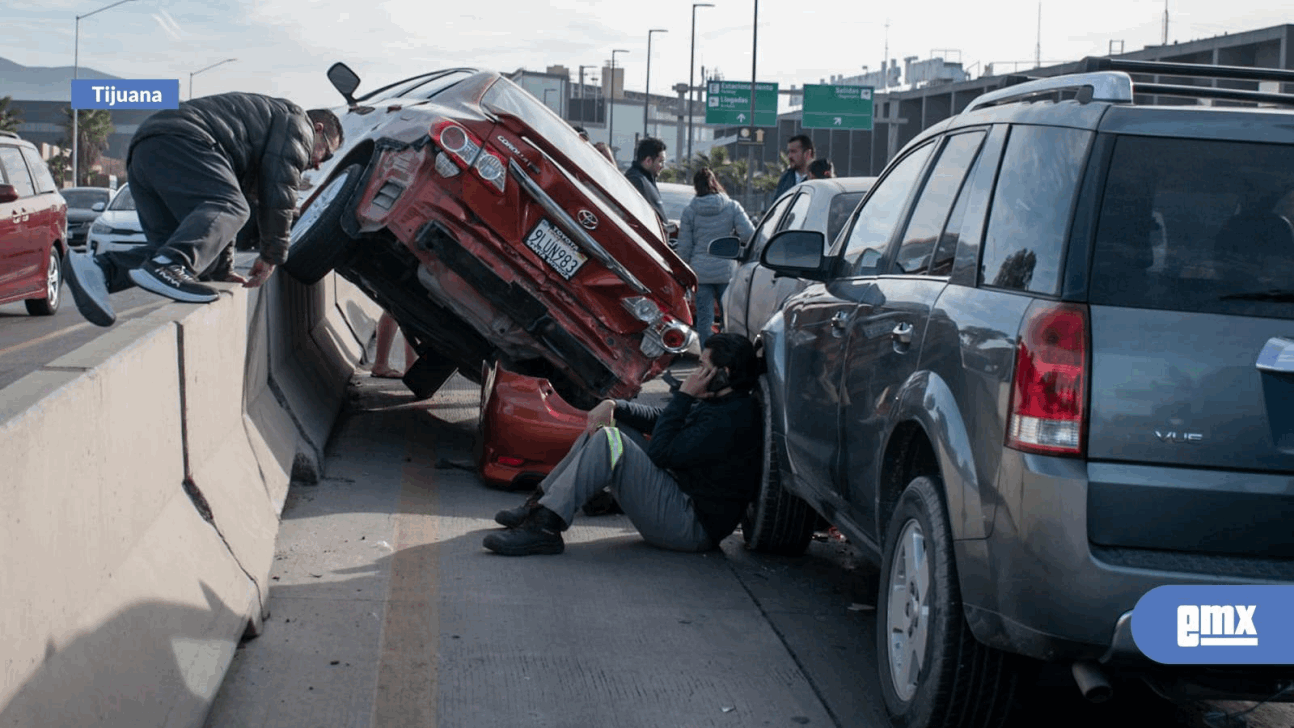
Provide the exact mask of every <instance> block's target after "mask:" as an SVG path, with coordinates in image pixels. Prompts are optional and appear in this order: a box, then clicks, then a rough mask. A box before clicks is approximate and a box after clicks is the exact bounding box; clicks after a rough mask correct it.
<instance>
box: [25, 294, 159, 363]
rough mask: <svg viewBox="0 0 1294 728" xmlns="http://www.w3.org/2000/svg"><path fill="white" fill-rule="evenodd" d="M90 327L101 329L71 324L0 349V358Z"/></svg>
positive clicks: (124, 313)
mask: <svg viewBox="0 0 1294 728" xmlns="http://www.w3.org/2000/svg"><path fill="white" fill-rule="evenodd" d="M168 303H172V301H170V300H165V301H156V302H154V303H147V304H144V305H143V306H136V307H134V308H131V309H127V310H125V311H122V312H121V313H119V314H117V318H118V319H123V318H125V317H127V316H129V315H131V314H132V313H139V312H140V311H146V310H148V309H150V308H161V307H162V306H165V305H166V304H168ZM91 326H94V327H95V328H103V327H101V326H95V325H94V324H92V323H90V322H89V321H83V322H81V323H79V324H73V325H71V326H68V327H67V328H63V329H59V330H58V331H51V332H49V333H48V334H45V335H44V336H38V337H36V338H34V339H31V340H30V341H24V342H22V343H21V344H14V345H13V346H11V347H9V348H8V349H0V356H4V355H6V354H15V353H17V352H19V351H22V350H23V349H26V348H27V347H29V346H35V345H37V344H41V343H44V342H46V341H51V340H53V339H57V338H58V337H60V336H64V335H67V334H70V333H72V332H74V331H82V330H84V329H87V328H89V327H91Z"/></svg>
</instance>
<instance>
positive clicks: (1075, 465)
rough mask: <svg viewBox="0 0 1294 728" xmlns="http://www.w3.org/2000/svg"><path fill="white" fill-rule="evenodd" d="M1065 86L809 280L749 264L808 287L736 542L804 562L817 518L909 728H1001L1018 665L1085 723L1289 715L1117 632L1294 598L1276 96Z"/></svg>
mask: <svg viewBox="0 0 1294 728" xmlns="http://www.w3.org/2000/svg"><path fill="white" fill-rule="evenodd" d="M1087 71H1088V72H1086V73H1083V74H1076V75H1071V76H1065V77H1058V78H1051V79H1043V80H1032V81H1028V82H1026V83H1023V84H1021V85H1016V86H1010V87H1007V88H1004V89H1001V90H998V91H994V92H992V93H988V94H985V95H983V96H980V97H979V98H977V99H975V100H974V101H972V102H971V104H970V105H969V106H968V107H967V108H966V110H965V111H964V112H962V113H961V114H960V115H958V116H956V117H954V118H951V119H948V120H946V121H944V122H942V123H940V124H939V125H937V126H935V127H933V128H931V129H929V130H927V131H926V132H924V133H923V134H921V135H920V136H918V137H917V138H916V139H914V140H913V141H912V142H911V143H909V144H908V145H907V146H906V147H905V148H904V150H903V151H902V152H901V153H900V154H899V155H898V156H897V157H896V158H895V159H894V160H893V161H892V162H891V163H890V164H889V165H888V166H887V168H886V170H885V172H884V174H883V175H882V177H881V179H880V180H879V182H878V183H877V184H876V186H875V187H873V188H872V190H871V192H870V193H869V195H868V197H867V198H866V199H865V200H864V201H863V202H862V204H861V205H860V206H859V208H858V209H857V210H856V211H855V212H854V214H853V218H852V220H851V221H850V222H849V224H848V225H847V226H846V229H845V230H844V231H843V232H842V233H841V235H840V237H839V238H838V239H837V240H836V242H835V244H834V246H832V248H831V250H830V252H829V254H827V255H825V256H824V255H823V253H822V250H823V243H824V240H823V237H822V234H821V233H818V232H814V231H788V232H783V233H780V234H779V235H777V236H775V237H774V238H773V239H772V240H771V241H770V242H769V243H768V245H767V247H766V248H765V250H764V253H763V257H762V261H763V264H764V265H766V266H768V267H770V268H772V269H773V270H774V271H775V272H777V273H778V274H781V275H792V276H798V277H801V278H806V279H809V280H811V281H814V283H813V284H812V285H809V286H808V287H807V288H806V289H805V290H804V291H802V292H801V293H799V294H797V295H795V296H793V297H792V298H791V299H789V300H788V302H787V303H786V305H785V307H784V308H783V309H782V310H781V312H780V313H778V314H777V315H775V316H774V317H773V318H772V319H771V320H770V322H769V323H768V324H767V325H766V326H765V327H764V329H763V331H762V333H761V334H760V342H761V344H762V347H763V352H764V356H765V358H766V362H767V365H768V374H767V377H766V379H765V380H764V381H763V382H762V383H761V392H762V395H763V397H764V401H765V403H766V406H765V412H766V426H765V430H766V447H765V453H766V454H765V459H766V467H765V479H764V480H765V482H764V484H763V490H762V493H761V497H760V499H759V500H758V502H757V503H756V504H755V505H754V506H753V507H752V509H751V512H750V513H749V514H748V518H747V521H746V523H745V524H744V533H745V537H746V540H747V541H748V543H749V544H750V545H751V547H753V548H755V549H757V550H765V551H775V552H784V553H797V552H799V551H802V550H803V549H804V547H805V545H806V544H807V542H808V540H809V538H810V535H811V532H812V530H813V528H814V525H815V522H816V521H817V520H818V519H819V518H820V517H821V518H823V519H826V520H827V521H829V522H830V523H832V524H833V525H835V526H836V527H837V528H839V529H840V530H841V531H842V532H843V533H845V534H846V535H847V536H848V537H849V539H850V540H851V541H852V542H854V543H855V544H857V545H858V546H859V547H861V548H862V549H863V550H864V551H865V552H868V553H869V554H870V555H871V556H872V557H874V558H875V559H876V560H877V561H878V563H879V564H880V565H881V570H882V571H881V582H880V588H879V594H880V596H879V598H878V604H877V613H878V617H877V624H878V629H877V632H878V634H877V646H878V652H879V659H878V664H879V670H880V684H881V689H882V692H883V694H884V697H885V703H886V708H887V710H888V712H889V714H890V716H891V717H892V718H893V719H894V721H895V723H896V724H900V725H904V726H908V727H909V728H924V727H926V726H942V725H954V724H955V725H984V726H987V725H992V724H996V723H998V722H999V721H1001V720H1002V719H1003V718H1004V717H1005V716H1006V714H1007V712H1008V711H1009V708H1010V706H1011V705H1012V704H1013V702H1014V701H1013V700H1012V699H1011V698H1012V692H1013V691H1014V690H1015V689H1016V686H1017V684H1018V678H1019V677H1020V675H1021V674H1022V673H1024V672H1028V671H1031V670H1032V668H1030V667H1029V666H1028V661H1022V660H1021V659H1020V657H1019V656H1024V657H1027V658H1033V659H1035V660H1043V661H1049V662H1053V663H1065V664H1069V665H1072V669H1073V674H1074V677H1075V679H1076V681H1077V682H1078V685H1079V687H1080V689H1082V690H1083V692H1084V694H1086V695H1088V696H1089V697H1095V696H1103V695H1108V693H1109V690H1110V687H1109V682H1108V679H1107V678H1108V676H1113V675H1115V674H1119V675H1133V676H1136V677H1140V678H1144V679H1146V680H1147V681H1149V682H1151V684H1152V685H1153V686H1154V687H1155V688H1156V689H1157V690H1159V691H1160V692H1161V693H1163V694H1166V695H1175V696H1187V695H1190V696H1195V697H1200V696H1229V697H1246V698H1254V699H1268V698H1272V697H1273V696H1276V695H1279V697H1278V698H1277V699H1279V700H1285V701H1288V700H1291V699H1294V692H1292V691H1290V690H1288V689H1286V688H1288V686H1289V685H1290V684H1294V681H1291V678H1292V677H1294V668H1281V669H1274V668H1258V667H1244V666H1239V667H1204V666H1195V667H1184V668H1178V669H1170V668H1167V667H1165V666H1162V665H1158V664H1156V663H1153V662H1151V661H1150V660H1148V659H1147V658H1146V657H1145V656H1144V655H1143V654H1142V653H1141V652H1140V651H1139V650H1138V649H1137V647H1136V645H1135V644H1134V642H1133V639H1132V634H1131V613H1132V609H1133V607H1134V606H1135V605H1136V604H1137V602H1138V600H1139V599H1140V598H1141V597H1142V596H1143V595H1145V594H1146V593H1147V592H1148V591H1149V590H1151V589H1153V588H1155V587H1158V586H1161V585H1167V584H1224V583H1231V584H1237V583H1253V584H1263V583H1277V582H1286V583H1288V582H1291V581H1294V535H1292V534H1294V529H1292V525H1294V227H1291V223H1290V220H1291V218H1292V217H1294V113H1291V112H1290V111H1289V109H1288V107H1289V106H1294V96H1291V95H1282V94H1278V93H1271V92H1264V91H1259V90H1257V89H1258V86H1257V83H1256V82H1257V81H1260V80H1267V81H1277V82H1284V83H1285V84H1290V83H1294V72H1290V71H1269V70H1266V69H1256V68H1229V67H1218V66H1192V65H1188V64H1166V63H1149V62H1128V61H1115V60H1111V59H1089V60H1088V61H1087ZM1150 75H1155V76H1158V77H1159V78H1163V77H1176V78H1181V79H1184V80H1183V81H1181V82H1179V84H1180V85H1178V84H1166V83H1154V84H1143V83H1134V82H1133V78H1134V76H1135V77H1137V78H1142V77H1145V76H1150ZM1201 77H1204V78H1202V80H1201V81H1200V83H1202V84H1208V85H1196V79H1201ZM1215 79H1223V80H1221V81H1220V82H1215ZM1152 94H1153V95H1155V96H1160V97H1180V98H1184V99H1187V100H1186V101H1185V102H1184V103H1183V104H1182V105H1143V104H1141V103H1137V102H1138V101H1144V100H1146V99H1147V97H1148V95H1152ZM1200 99H1207V100H1211V101H1213V102H1214V103H1213V104H1200V103H1199V100H1200ZM1243 103H1248V104H1250V105H1243V106H1242V105H1238V104H1243ZM1253 103H1258V104H1261V105H1264V106H1275V105H1283V106H1285V107H1287V108H1285V109H1277V108H1256V107H1255V106H1253V105H1252V104H1253ZM1222 104H1227V105H1222ZM963 719H966V720H965V722H959V721H963Z"/></svg>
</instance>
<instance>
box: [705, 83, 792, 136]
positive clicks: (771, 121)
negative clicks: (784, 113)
mask: <svg viewBox="0 0 1294 728" xmlns="http://www.w3.org/2000/svg"><path fill="white" fill-rule="evenodd" d="M705 123H707V124H718V125H720V126H777V84H775V83H756V84H755V118H754V119H751V118H750V82H749V81H710V82H709V83H707V84H706V93H705Z"/></svg>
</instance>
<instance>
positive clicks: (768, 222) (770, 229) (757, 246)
mask: <svg viewBox="0 0 1294 728" xmlns="http://www.w3.org/2000/svg"><path fill="white" fill-rule="evenodd" d="M792 199H794V198H793V197H792V196H791V195H786V196H785V197H783V198H782V199H781V201H779V202H778V203H777V204H776V205H773V209H771V210H769V211H768V213H767V214H765V215H764V219H763V221H761V222H760V223H759V227H757V228H755V234H754V235H752V236H750V243H749V244H748V245H747V246H746V254H745V255H744V256H743V257H742V260H743V261H749V260H759V254H760V253H762V252H764V246H765V245H768V239H769V238H771V237H773V233H774V232H776V231H777V226H778V223H780V222H781V220H782V211H784V210H785V209H786V206H787V205H789V204H791V200H792Z"/></svg>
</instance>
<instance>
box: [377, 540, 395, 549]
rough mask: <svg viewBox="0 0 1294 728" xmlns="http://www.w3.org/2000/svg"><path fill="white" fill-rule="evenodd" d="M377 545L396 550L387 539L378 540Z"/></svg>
mask: <svg viewBox="0 0 1294 728" xmlns="http://www.w3.org/2000/svg"><path fill="white" fill-rule="evenodd" d="M377 545H378V546H381V547H382V548H384V549H386V550H387V551H394V550H395V549H393V548H391V544H389V543H387V542H386V541H378V542H377Z"/></svg>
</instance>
